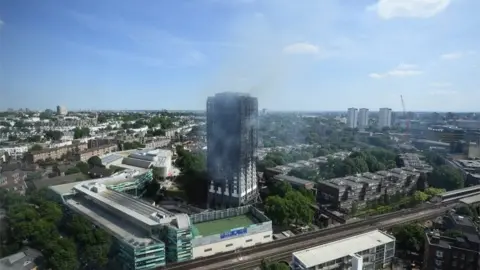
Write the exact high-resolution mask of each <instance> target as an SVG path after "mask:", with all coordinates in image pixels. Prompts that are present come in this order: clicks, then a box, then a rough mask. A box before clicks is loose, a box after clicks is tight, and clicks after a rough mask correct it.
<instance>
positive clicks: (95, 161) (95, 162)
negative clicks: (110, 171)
mask: <svg viewBox="0 0 480 270" xmlns="http://www.w3.org/2000/svg"><path fill="white" fill-rule="evenodd" d="M87 164H88V166H90V168H93V167H103V164H102V159H101V158H99V157H98V156H93V157H91V158H89V159H88V160H87Z"/></svg>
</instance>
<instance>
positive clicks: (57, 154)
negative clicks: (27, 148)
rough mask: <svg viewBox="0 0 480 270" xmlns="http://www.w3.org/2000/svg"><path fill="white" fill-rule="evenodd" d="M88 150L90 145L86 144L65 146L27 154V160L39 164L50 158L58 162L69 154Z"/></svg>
mask: <svg viewBox="0 0 480 270" xmlns="http://www.w3.org/2000/svg"><path fill="white" fill-rule="evenodd" d="M87 148H88V145H87V144H86V143H82V144H72V145H65V146H62V147H56V148H48V149H43V150H40V151H31V152H29V153H27V155H26V158H27V161H29V162H32V163H35V162H38V161H40V160H46V159H48V158H50V159H53V160H56V159H61V158H62V157H64V156H65V155H67V153H68V152H70V153H77V152H81V151H85V150H86V149H87Z"/></svg>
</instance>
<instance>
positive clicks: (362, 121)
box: [358, 108, 368, 129]
mask: <svg viewBox="0 0 480 270" xmlns="http://www.w3.org/2000/svg"><path fill="white" fill-rule="evenodd" d="M358 127H359V128H361V129H363V128H366V127H368V109H366V108H361V109H360V110H359V111H358Z"/></svg>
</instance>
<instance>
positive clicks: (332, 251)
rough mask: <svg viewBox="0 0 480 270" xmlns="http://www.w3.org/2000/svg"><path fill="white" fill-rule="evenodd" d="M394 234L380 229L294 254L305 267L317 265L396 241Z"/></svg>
mask: <svg viewBox="0 0 480 270" xmlns="http://www.w3.org/2000/svg"><path fill="white" fill-rule="evenodd" d="M394 240H395V238H393V236H389V235H387V234H385V233H383V232H381V231H379V230H375V231H371V232H368V233H364V234H359V235H355V236H352V237H349V238H344V239H341V240H338V241H335V242H330V243H327V244H324V245H321V246H316V247H313V248H309V249H305V250H301V251H298V252H294V253H293V256H294V257H295V258H297V260H298V261H300V262H301V263H302V264H303V265H305V267H307V268H310V267H315V266H317V265H319V264H322V263H326V262H329V261H332V260H336V259H339V258H343V257H346V256H348V255H350V254H355V253H357V252H360V251H363V250H366V249H371V248H374V247H376V246H379V245H383V244H386V243H389V242H392V241H394Z"/></svg>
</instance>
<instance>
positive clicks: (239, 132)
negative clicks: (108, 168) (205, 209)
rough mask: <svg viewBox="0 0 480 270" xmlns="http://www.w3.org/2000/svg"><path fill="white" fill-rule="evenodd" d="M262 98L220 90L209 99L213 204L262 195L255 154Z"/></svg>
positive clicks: (231, 204) (239, 202) (235, 202)
mask: <svg viewBox="0 0 480 270" xmlns="http://www.w3.org/2000/svg"><path fill="white" fill-rule="evenodd" d="M257 130H258V100H257V98H255V97H251V96H250V95H248V94H241V93H228V92H227V93H219V94H216V95H215V96H213V97H209V98H208V100H207V171H208V174H209V177H210V188H209V195H208V201H209V204H210V205H212V206H223V207H225V206H229V207H234V206H239V205H246V204H248V203H250V202H251V201H253V200H256V199H257V198H258V190H257V175H256V164H255V162H256V161H255V159H256V158H255V157H256V152H257V147H258V134H257Z"/></svg>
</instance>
